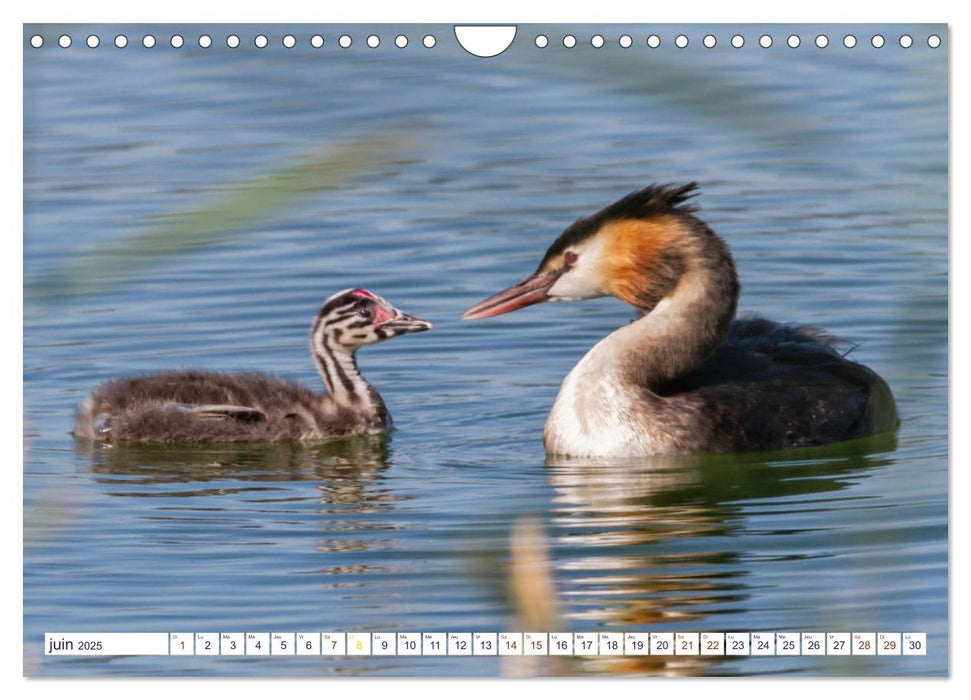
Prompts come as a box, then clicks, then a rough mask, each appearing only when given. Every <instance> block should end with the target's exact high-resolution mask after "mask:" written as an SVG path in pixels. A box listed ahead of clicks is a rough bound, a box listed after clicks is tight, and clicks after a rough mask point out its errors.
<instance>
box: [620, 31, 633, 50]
mask: <svg viewBox="0 0 971 700" xmlns="http://www.w3.org/2000/svg"><path fill="white" fill-rule="evenodd" d="M617 43H618V44H620V48H622V49H629V48H630V47H631V46H633V45H634V40H633V39H631V37H630V34H622V35H621V37H620V38H619V39H618V40H617Z"/></svg>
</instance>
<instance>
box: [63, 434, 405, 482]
mask: <svg viewBox="0 0 971 700" xmlns="http://www.w3.org/2000/svg"><path fill="white" fill-rule="evenodd" d="M75 442H76V446H77V449H78V451H79V452H87V453H89V454H90V455H91V468H92V470H93V471H94V472H95V473H96V474H99V475H101V478H99V481H100V482H101V483H125V484H154V483H189V482H201V483H206V482H212V481H221V480H227V479H228V480H232V481H242V482H252V481H266V482H280V481H284V482H286V481H317V480H320V481H323V482H327V481H329V480H334V481H335V482H337V483H338V484H341V485H342V486H343V485H345V484H346V483H347V482H348V481H349V480H350V481H360V480H368V479H372V478H374V476H375V475H376V474H378V473H380V472H381V471H383V470H384V469H385V468H386V467H387V460H388V445H387V438H386V437H385V436H383V435H371V436H361V437H351V438H346V439H344V440H336V441H333V442H328V443H319V444H314V445H304V444H300V443H273V444H253V443H242V444H224V445H202V444H198V445H186V446H181V445H180V446H172V445H165V446H162V445H152V444H141V443H124V444H118V445H113V446H111V447H110V448H103V447H101V446H100V445H98V444H97V443H95V442H93V441H91V440H85V439H83V438H78V439H76V441H75ZM116 477H117V478H116ZM337 493H340V490H338V492H337ZM157 494H158V492H144V493H138V494H129V495H143V496H150V495H157ZM166 495H171V494H166ZM345 498H346V496H345Z"/></svg>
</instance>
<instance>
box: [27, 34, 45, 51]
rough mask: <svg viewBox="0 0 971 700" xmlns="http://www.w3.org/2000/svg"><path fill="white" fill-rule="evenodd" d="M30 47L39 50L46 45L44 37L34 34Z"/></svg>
mask: <svg viewBox="0 0 971 700" xmlns="http://www.w3.org/2000/svg"><path fill="white" fill-rule="evenodd" d="M30 45H31V46H33V47H34V48H35V49H39V48H40V47H41V46H43V45H44V37H42V36H41V35H40V34H34V36H32V37H30Z"/></svg>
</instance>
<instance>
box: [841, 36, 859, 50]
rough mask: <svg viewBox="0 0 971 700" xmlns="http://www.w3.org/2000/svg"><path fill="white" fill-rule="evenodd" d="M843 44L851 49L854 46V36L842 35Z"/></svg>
mask: <svg viewBox="0 0 971 700" xmlns="http://www.w3.org/2000/svg"><path fill="white" fill-rule="evenodd" d="M843 46H845V47H846V48H848V49H852V48H853V47H854V46H856V37H855V36H853V35H852V34H847V35H846V36H844V37H843Z"/></svg>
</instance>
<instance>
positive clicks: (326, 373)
mask: <svg viewBox="0 0 971 700" xmlns="http://www.w3.org/2000/svg"><path fill="white" fill-rule="evenodd" d="M311 349H312V351H313V356H314V364H315V365H316V366H317V371H318V372H319V373H320V378H321V379H323V381H324V385H325V386H326V387H327V392H328V394H329V398H328V399H327V400H328V401H332V402H333V403H335V404H337V405H338V406H340V407H342V408H344V409H348V410H351V411H354V412H356V413H362V414H367V415H369V416H373V417H374V418H375V419H376V420H380V421H381V422H387V420H388V419H389V416H388V410H387V407H386V406H385V404H384V400H383V399H382V398H381V395H380V394H378V392H377V390H376V389H375V388H374V387H373V386H371V384H370V383H369V382H368V381H367V379H365V378H364V375H362V374H361V371H360V370H359V369H358V368H357V357H356V355H355V353H354V351H353V350H348V349H347V348H345V347H343V346H341V345H338V344H336V343H334V342H333V341H331V340H330V339H328V338H326V337H322V338H318V339H316V340H314V341H312V347H311Z"/></svg>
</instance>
